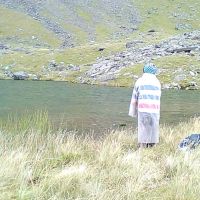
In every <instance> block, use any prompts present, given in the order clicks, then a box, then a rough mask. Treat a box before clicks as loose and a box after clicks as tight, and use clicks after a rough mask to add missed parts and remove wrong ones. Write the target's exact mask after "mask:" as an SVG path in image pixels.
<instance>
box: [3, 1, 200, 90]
mask: <svg viewBox="0 0 200 200" xmlns="http://www.w3.org/2000/svg"><path fill="white" fill-rule="evenodd" d="M199 6H200V0H196V1H195V0H188V1H181V0H162V1H159V0H152V1H151V3H150V2H149V0H144V1H139V0H124V1H118V0H117V1H116V0H76V1H72V0H26V1H25V0H0V12H1V19H0V54H1V58H0V63H1V73H0V77H1V78H6V77H7V72H9V71H12V72H16V71H20V70H22V71H26V72H28V73H34V74H36V75H37V77H38V79H45V80H66V81H72V82H79V83H92V84H106V85H117V86H130V85H132V81H133V79H136V78H137V77H138V75H139V74H140V72H141V69H142V66H143V65H144V63H146V62H154V63H156V64H158V66H160V68H161V72H162V73H161V74H160V79H161V80H162V83H164V84H172V85H175V87H178V88H180V87H182V86H180V85H179V82H181V84H182V85H183V88H185V83H186V85H188V84H189V85H198V84H199V83H200V78H199V70H198V69H199V64H198V63H199V62H198V61H199V59H200V57H199V55H200V53H199V49H200V39H199V38H200V34H199V32H198V31H195V30H199V29H200V23H199V20H200V11H199V9H198V8H199ZM190 32H191V33H190ZM163 44H166V45H163ZM69 47H70V48H69ZM71 47H73V48H71ZM170 47H171V48H172V49H176V48H186V49H187V48H188V47H189V48H192V50H189V51H188V50H186V51H181V53H178V54H177V53H176V51H174V52H171V53H170V54H168V49H169V48H170ZM135 52H137V54H135ZM137 59H139V60H137ZM136 60H137V61H136ZM52 66H53V67H52ZM96 66H97V69H98V70H97V71H99V72H98V73H99V74H97V71H95V70H96ZM179 69H181V70H179ZM166 71H167V73H165V72H166ZM8 74H9V73H8ZM95 75H97V76H95ZM177 80H178V81H177ZM177 82H178V83H177ZM177 84H178V86H177ZM195 87H196V86H195Z"/></svg>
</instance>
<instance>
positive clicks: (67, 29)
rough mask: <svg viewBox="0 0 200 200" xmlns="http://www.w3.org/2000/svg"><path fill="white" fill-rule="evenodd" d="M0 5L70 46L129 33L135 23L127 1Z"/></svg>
mask: <svg viewBox="0 0 200 200" xmlns="http://www.w3.org/2000/svg"><path fill="white" fill-rule="evenodd" d="M0 4H1V5H3V6H5V7H8V8H11V9H12V10H17V11H19V12H22V13H24V14H26V15H28V16H31V17H32V18H33V19H35V20H37V21H39V23H41V25H42V26H44V27H45V28H46V29H48V30H49V31H51V32H53V33H54V34H55V35H56V36H57V38H59V39H60V40H61V41H62V47H70V46H74V45H77V44H81V43H87V42H89V41H91V40H97V41H104V40H106V39H111V38H113V39H115V38H118V37H120V36H121V35H124V34H128V33H132V32H133V31H134V30H135V25H137V24H138V22H139V17H138V14H137V11H136V9H135V8H134V6H133V4H132V3H131V1H130V0H124V1H114V0H109V1H106V0H101V1H95V0H88V1H84V0H78V1H70V0H45V1H39V0H33V1H32V0H26V1H25V0H12V1H11V0H0Z"/></svg>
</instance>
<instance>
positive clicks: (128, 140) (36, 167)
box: [0, 113, 200, 200]
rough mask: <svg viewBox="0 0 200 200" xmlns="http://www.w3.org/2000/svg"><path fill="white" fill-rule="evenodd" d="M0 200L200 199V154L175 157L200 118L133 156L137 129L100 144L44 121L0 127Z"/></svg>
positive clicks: (199, 127)
mask: <svg viewBox="0 0 200 200" xmlns="http://www.w3.org/2000/svg"><path fill="white" fill-rule="evenodd" d="M0 130H1V131H0V134H1V140H0V161H1V167H0V177H1V178H0V199H2V200H4V199H5V200H9V199H20V200H25V199H52V200H53V199H54V200H55V199H59V200H62V199H63V200H64V199H77V200H78V199H79V200H80V199H82V200H83V199H87V200H88V199H91V200H97V199H98V200H100V199H102V200H106V199H109V200H111V199H113V200H122V199H127V200H134V199H137V200H138V199H164V200H165V199H167V200H168V199H171V200H174V199H180V200H188V199H190V200H196V199H198V197H199V195H200V190H199V188H200V171H199V166H200V162H199V155H200V151H199V150H198V149H197V150H195V151H194V152H186V153H183V152H180V151H179V150H178V149H177V144H178V143H179V141H180V140H181V139H182V138H184V137H185V136H186V135H188V134H190V133H193V132H200V118H196V119H191V120H189V121H188V122H187V123H181V124H179V125H177V126H175V127H168V126H162V127H161V130H160V131H161V141H160V144H159V145H158V146H157V147H155V148H152V149H143V150H142V149H141V150H137V148H136V142H137V136H136V134H135V130H126V131H115V132H110V133H108V134H107V135H106V136H104V137H103V136H102V138H99V139H98V140H97V139H96V140H95V139H93V138H92V137H91V136H84V137H83V136H80V135H79V136H77V135H75V133H73V132H68V131H66V130H55V129H54V128H53V127H52V126H51V125H50V123H49V121H48V115H47V114H45V115H44V114H41V113H36V114H34V115H32V116H26V117H24V118H23V117H22V118H21V119H17V118H12V117H10V118H9V119H8V120H7V121H2V120H1V121H0Z"/></svg>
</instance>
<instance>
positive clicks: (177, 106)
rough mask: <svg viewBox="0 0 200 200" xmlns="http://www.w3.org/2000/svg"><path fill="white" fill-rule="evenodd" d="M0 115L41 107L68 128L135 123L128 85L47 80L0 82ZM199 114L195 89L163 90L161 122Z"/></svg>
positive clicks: (95, 127) (199, 98)
mask: <svg viewBox="0 0 200 200" xmlns="http://www.w3.org/2000/svg"><path fill="white" fill-rule="evenodd" d="M0 94H1V100H0V117H1V118H6V117H7V116H8V115H10V114H13V113H15V114H16V113H17V114H19V115H21V114H23V113H24V112H25V111H30V113H31V112H33V111H36V110H45V111H48V114H49V116H50V119H51V120H52V121H53V122H54V123H55V124H59V123H61V122H62V124H63V125H64V126H66V127H68V128H69V129H73V128H77V129H79V130H82V129H95V130H97V129H104V128H105V129H107V128H113V127H118V126H119V125H120V124H121V125H122V124H126V125H127V126H135V123H136V120H134V119H132V118H130V117H128V115H127V113H128V108H129V103H130V98H131V94H132V88H114V87H102V86H89V85H78V84H69V83H66V82H51V81H11V80H1V81H0ZM194 116H200V92H199V91H163V92H162V101H161V123H167V124H174V123H175V124H176V123H178V122H179V121H185V120H188V118H190V117H194Z"/></svg>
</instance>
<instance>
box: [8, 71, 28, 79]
mask: <svg viewBox="0 0 200 200" xmlns="http://www.w3.org/2000/svg"><path fill="white" fill-rule="evenodd" d="M12 78H13V79H14V80H26V79H28V78H29V75H28V73H27V72H24V71H20V72H15V73H13V74H12Z"/></svg>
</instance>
